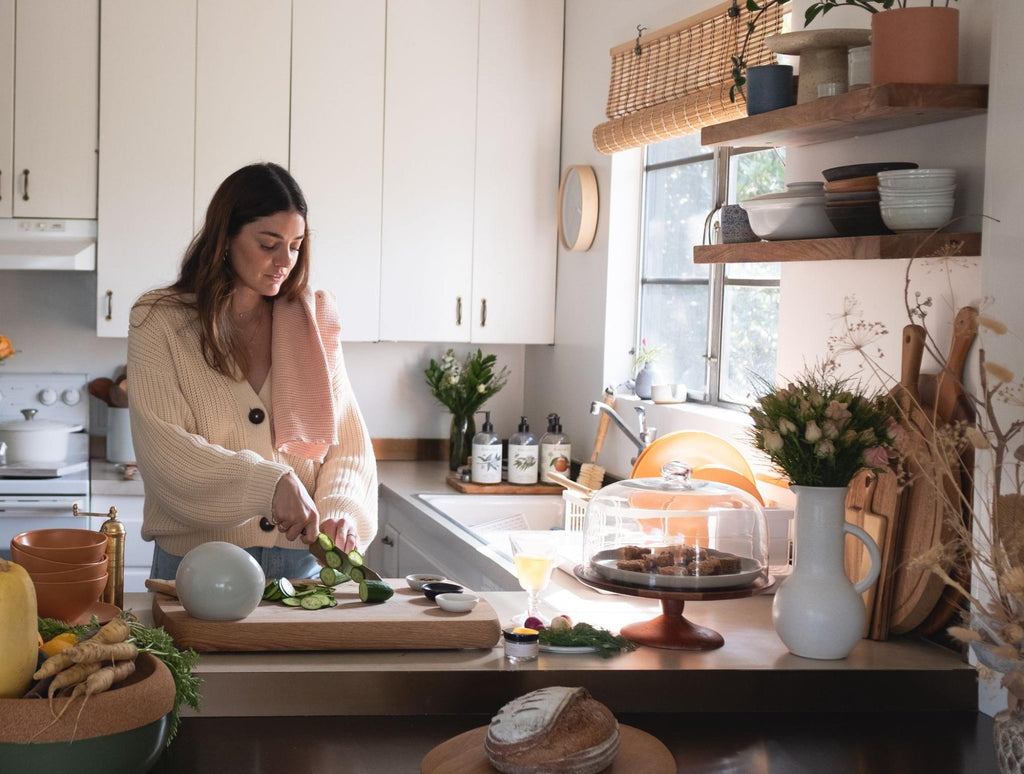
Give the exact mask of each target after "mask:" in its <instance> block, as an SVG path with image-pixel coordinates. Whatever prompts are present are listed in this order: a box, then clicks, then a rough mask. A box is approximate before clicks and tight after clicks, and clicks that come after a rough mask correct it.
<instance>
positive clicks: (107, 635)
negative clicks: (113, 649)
mask: <svg viewBox="0 0 1024 774" xmlns="http://www.w3.org/2000/svg"><path fill="white" fill-rule="evenodd" d="M128 632H129V628H128V622H127V621H126V620H124V619H123V618H111V619H110V621H108V622H107V623H105V624H104V625H103V626H102V627H101V628H100V630H99V631H98V632H96V636H95V637H94V638H93V639H94V640H95V641H97V642H107V643H115V642H124V641H125V640H127V639H128Z"/></svg>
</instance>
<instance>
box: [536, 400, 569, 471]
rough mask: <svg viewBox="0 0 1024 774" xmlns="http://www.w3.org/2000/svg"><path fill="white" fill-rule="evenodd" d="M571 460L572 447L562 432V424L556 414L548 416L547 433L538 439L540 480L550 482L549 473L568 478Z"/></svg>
mask: <svg viewBox="0 0 1024 774" xmlns="http://www.w3.org/2000/svg"><path fill="white" fill-rule="evenodd" d="M571 460H572V446H571V445H570V444H569V436H567V435H566V434H565V433H563V432H562V422H561V420H560V419H559V417H558V414H548V431H547V432H546V433H544V435H542V436H541V437H540V476H541V480H543V481H551V478H550V477H549V474H550V473H561V474H562V475H563V476H568V475H569V465H570V463H571ZM552 483H555V482H552Z"/></svg>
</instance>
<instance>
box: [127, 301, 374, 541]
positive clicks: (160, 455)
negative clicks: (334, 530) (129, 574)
mask: <svg viewBox="0 0 1024 774" xmlns="http://www.w3.org/2000/svg"><path fill="white" fill-rule="evenodd" d="M163 293H164V291H154V292H153V293H150V294H147V295H146V296H144V297H143V299H141V301H143V303H138V304H136V305H135V307H134V308H133V309H132V313H131V325H130V327H129V332H128V383H129V385H130V388H129V401H130V413H131V427H132V444H133V446H134V447H135V454H136V457H137V458H138V459H137V462H138V465H139V470H140V472H141V473H142V481H143V484H144V486H145V493H146V500H145V505H144V509H143V514H144V519H143V525H142V537H143V538H144V539H146V540H155V541H156V543H157V545H159V546H160V547H161V548H162V549H163V550H164V551H167V552H168V553H171V554H174V555H176V556H184V555H185V554H186V553H188V551H189V550H190V549H192V548H194V547H195V546H197V545H199V544H201V543H205V542H208V541H210V540H223V541H227V542H229V543H234V544H236V545H239V546H242V547H243V548H249V547H253V546H283V547H288V548H304V546H305V544H303V543H300V542H289V541H288V540H287V539H286V538H285V537H284V536H283V535H282V534H281V533H280V532H278V531H277V530H274V531H272V532H265V531H263V530H262V529H260V526H259V521H260V518H261V517H268V518H269V517H270V506H271V502H272V500H273V497H274V489H275V488H276V486H277V482H278V481H279V480H280V478H281V477H282V476H283V475H285V474H286V473H287V472H288V471H289V470H294V471H295V474H296V475H297V476H298V477H299V480H300V481H302V483H303V484H304V485H305V487H306V489H307V490H308V491H309V492H310V494H311V495H312V497H313V500H314V502H315V503H316V506H317V509H318V510H319V512H320V518H321V519H328V518H340V517H344V518H345V519H346V520H347V521H348V522H349V523H350V524H352V525H353V527H354V529H355V531H356V534H357V536H358V537H357V540H358V544H359V546H360V548H362V549H365V548H366V546H367V545H369V543H370V541H372V540H373V537H374V535H375V534H376V531H377V466H376V460H375V459H374V455H373V447H372V445H371V443H370V436H369V434H368V433H367V430H366V425H365V424H364V422H363V418H362V415H361V413H360V411H359V407H358V406H357V405H356V401H355V397H354V396H353V394H352V387H351V385H350V384H349V381H348V375H347V373H346V371H345V365H344V361H343V359H342V358H341V356H340V354H341V353H340V352H339V357H338V362H337V367H336V369H335V373H334V376H333V379H332V389H333V391H334V405H335V414H336V416H335V421H336V422H337V427H338V443H337V445H336V446H332V447H331V448H330V450H329V451H328V452H327V455H326V457H325V458H324V461H323V463H318V462H314V461H312V460H308V459H305V458H303V457H297V456H294V455H290V454H285V453H281V452H277V451H275V450H274V445H273V438H272V428H273V421H272V420H273V417H272V415H271V403H272V401H271V395H270V383H271V377H270V376H269V375H268V376H267V380H266V382H265V384H264V386H263V388H262V389H261V390H260V393H259V394H258V395H257V394H256V393H255V392H254V391H253V389H252V387H250V385H249V382H248V381H246V380H245V379H242V380H240V381H236V380H234V379H229V378H227V377H225V376H223V375H222V374H220V373H218V372H216V371H214V370H213V369H212V368H210V367H209V366H208V365H207V364H206V361H205V360H204V359H203V355H202V349H201V346H200V338H199V330H200V327H199V321H198V316H197V315H196V312H195V310H194V309H191V308H189V307H184V306H181V305H180V304H177V303H174V302H167V301H163V302H161V303H157V304H155V305H153V304H151V303H148V302H150V301H152V300H154V299H155V298H157V297H158V296H159V295H162V294H163ZM255 408H258V409H261V410H262V411H263V412H264V415H265V418H264V420H263V421H262V422H260V423H259V424H254V423H252V422H251V421H250V420H249V413H250V411H252V409H255Z"/></svg>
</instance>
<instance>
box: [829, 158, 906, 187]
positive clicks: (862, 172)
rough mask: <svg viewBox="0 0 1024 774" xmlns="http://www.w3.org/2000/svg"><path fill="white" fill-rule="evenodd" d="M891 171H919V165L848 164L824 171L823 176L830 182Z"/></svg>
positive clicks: (886, 162)
mask: <svg viewBox="0 0 1024 774" xmlns="http://www.w3.org/2000/svg"><path fill="white" fill-rule="evenodd" d="M890 169H917V164H915V163H914V162H912V161H880V162H877V163H874V164H848V165H846V166H845V167H832V168H830V169H823V170H822V171H821V176H822V177H824V178H825V179H826V180H827V181H828V182H830V183H831V182H833V181H834V180H847V179H849V178H851V177H867V176H868V175H877V174H878V173H879V172H885V171H887V170H890Z"/></svg>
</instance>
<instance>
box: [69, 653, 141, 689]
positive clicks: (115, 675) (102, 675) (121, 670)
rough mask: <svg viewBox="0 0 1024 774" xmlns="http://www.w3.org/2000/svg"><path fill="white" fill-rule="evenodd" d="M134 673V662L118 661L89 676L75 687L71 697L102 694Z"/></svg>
mask: <svg viewBox="0 0 1024 774" xmlns="http://www.w3.org/2000/svg"><path fill="white" fill-rule="evenodd" d="M134 671H135V662H134V661H120V662H118V663H116V664H114V665H113V666H108V667H103V668H102V669H98V670H96V671H95V672H93V673H92V674H91V675H89V676H88V677H87V678H86V679H85V682H84V683H79V684H78V685H76V686H75V690H74V691H72V693H71V696H72V698H74V697H75V696H81V695H82V694H85V695H86V696H92V695H94V694H97V693H103V691H105V690H107V689H108V688H110V686H112V685H113V684H114V683H119V682H121V681H122V680H124V679H125V678H126V677H128V676H130V675H131V674H132V673H133V672H134Z"/></svg>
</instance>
